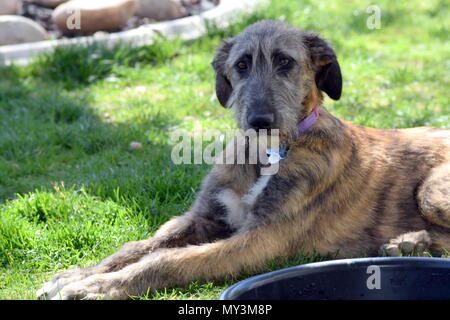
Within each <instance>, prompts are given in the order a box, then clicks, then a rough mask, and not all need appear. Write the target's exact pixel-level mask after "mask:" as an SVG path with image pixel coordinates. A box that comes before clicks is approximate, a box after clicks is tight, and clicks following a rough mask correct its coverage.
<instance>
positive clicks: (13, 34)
mask: <svg viewBox="0 0 450 320" xmlns="http://www.w3.org/2000/svg"><path fill="white" fill-rule="evenodd" d="M47 38H48V34H47V32H46V31H45V29H44V28H42V27H41V26H40V25H39V24H37V23H36V22H34V21H33V20H31V19H28V18H25V17H22V16H6V15H5V16H0V46H3V45H9V44H19V43H25V42H36V41H42V40H45V39H47Z"/></svg>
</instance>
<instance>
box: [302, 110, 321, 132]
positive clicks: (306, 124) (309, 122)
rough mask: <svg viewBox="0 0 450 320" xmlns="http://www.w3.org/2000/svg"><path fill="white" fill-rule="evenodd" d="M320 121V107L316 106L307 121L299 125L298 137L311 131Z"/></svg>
mask: <svg viewBox="0 0 450 320" xmlns="http://www.w3.org/2000/svg"><path fill="white" fill-rule="evenodd" d="M318 119H319V106H315V107H314V109H313V111H312V112H311V113H310V114H309V116H307V117H306V118H305V119H303V120H302V121H300V122H299V123H298V124H297V135H298V136H299V135H302V134H304V133H305V132H306V131H308V130H309V128H311V127H312V126H313V125H314V124H315V123H316V122H317V120H318Z"/></svg>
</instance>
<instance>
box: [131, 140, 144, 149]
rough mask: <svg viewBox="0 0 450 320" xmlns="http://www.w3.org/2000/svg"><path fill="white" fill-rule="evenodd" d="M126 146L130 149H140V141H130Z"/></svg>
mask: <svg viewBox="0 0 450 320" xmlns="http://www.w3.org/2000/svg"><path fill="white" fill-rule="evenodd" d="M128 147H129V148H130V150H141V149H142V143H140V142H137V141H133V142H130V145H129V146H128Z"/></svg>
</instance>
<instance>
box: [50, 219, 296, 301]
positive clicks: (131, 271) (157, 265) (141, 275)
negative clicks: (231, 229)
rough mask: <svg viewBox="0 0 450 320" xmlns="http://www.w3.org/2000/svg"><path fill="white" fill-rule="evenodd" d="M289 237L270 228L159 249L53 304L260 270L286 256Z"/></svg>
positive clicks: (75, 286) (69, 289) (68, 290)
mask: <svg viewBox="0 0 450 320" xmlns="http://www.w3.org/2000/svg"><path fill="white" fill-rule="evenodd" d="M287 234H288V232H286V227H284V228H283V229H281V228H279V226H277V225H274V224H270V225H267V226H264V227H263V226H261V227H255V228H252V229H249V230H247V231H244V232H242V233H238V234H237V235H234V236H232V237H230V238H227V239H224V240H219V241H216V242H213V243H207V244H202V245H198V246H188V247H184V248H172V249H162V250H158V251H155V252H153V253H150V254H149V255H148V256H146V257H144V258H143V259H141V260H140V261H139V262H137V263H134V264H131V265H129V266H127V267H125V268H124V269H122V270H120V271H117V272H112V273H107V274H98V275H93V276H91V277H89V278H87V279H85V280H83V281H79V282H76V283H72V284H70V285H68V286H66V287H64V288H63V289H62V290H61V292H60V294H59V295H57V296H55V297H54V299H97V298H106V299H126V298H128V297H129V296H130V295H131V296H134V295H142V294H145V293H147V292H148V291H149V290H153V289H161V288H165V287H173V286H183V285H186V284H188V283H189V282H191V281H193V280H216V279H223V278H224V277H226V276H235V275H237V274H239V273H240V272H242V271H249V272H254V271H258V270H262V269H263V268H264V267H265V263H266V262H267V261H268V260H270V259H272V258H275V257H278V256H282V255H285V254H286V250H287V243H288V241H286V239H285V237H286V235H287Z"/></svg>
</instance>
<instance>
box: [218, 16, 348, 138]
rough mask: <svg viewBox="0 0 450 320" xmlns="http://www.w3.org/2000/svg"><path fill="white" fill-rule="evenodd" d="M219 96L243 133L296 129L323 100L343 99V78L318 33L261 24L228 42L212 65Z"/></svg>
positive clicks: (263, 22) (329, 49) (290, 131)
mask: <svg viewBox="0 0 450 320" xmlns="http://www.w3.org/2000/svg"><path fill="white" fill-rule="evenodd" d="M212 64H213V67H214V69H215V71H216V93H217V97H218V99H219V102H220V103H221V104H222V105H223V106H224V107H230V108H232V109H234V111H235V116H236V120H237V123H238V126H239V127H240V128H242V129H250V128H253V129H279V130H280V133H281V134H283V133H284V134H289V133H292V132H293V131H295V128H296V125H297V123H298V121H299V119H301V118H302V117H304V116H305V115H306V114H307V113H309V112H310V111H311V109H312V108H313V107H314V105H316V104H320V103H321V102H322V94H321V92H320V90H322V91H324V92H326V93H327V94H328V95H329V96H330V97H331V98H332V99H335V100H337V99H339V97H340V95H341V88H342V78H341V73H340V68H339V64H338V62H337V60H336V55H335V53H334V51H333V50H332V49H331V48H330V47H329V46H328V44H327V43H326V42H325V41H324V40H322V39H321V38H319V37H318V36H317V35H316V34H314V33H311V32H305V31H301V30H298V29H296V28H295V27H293V26H290V25H288V24H286V23H284V22H279V21H269V20H265V21H261V22H258V23H255V24H253V25H251V26H249V27H248V28H247V29H245V30H244V31H243V32H242V33H240V34H239V35H238V36H236V37H235V38H233V39H229V40H225V42H224V44H223V45H222V46H221V47H220V48H219V50H218V51H217V54H216V57H215V59H214V61H213V63H212Z"/></svg>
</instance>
